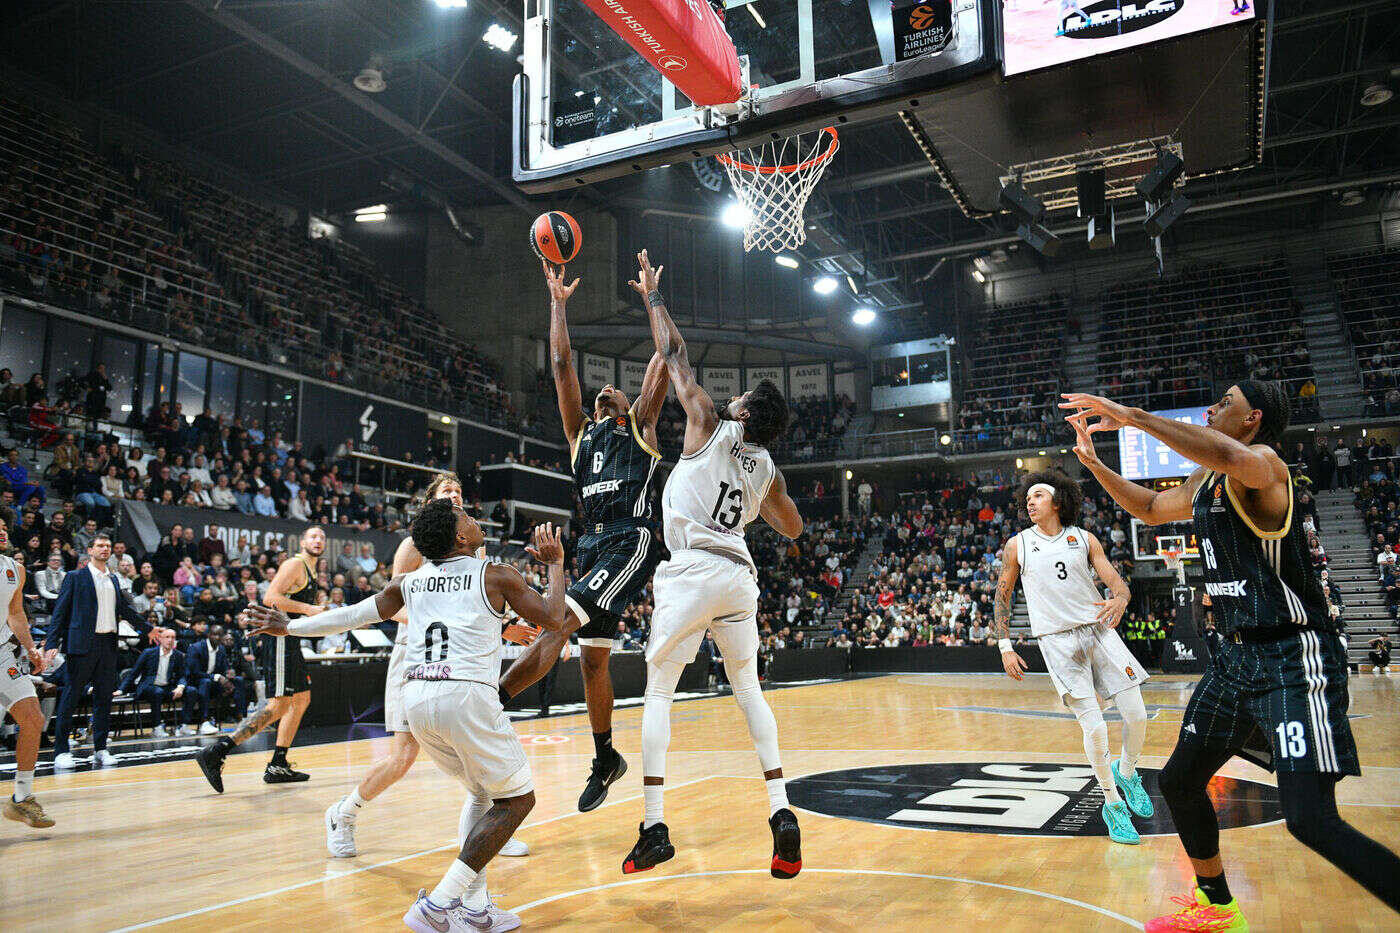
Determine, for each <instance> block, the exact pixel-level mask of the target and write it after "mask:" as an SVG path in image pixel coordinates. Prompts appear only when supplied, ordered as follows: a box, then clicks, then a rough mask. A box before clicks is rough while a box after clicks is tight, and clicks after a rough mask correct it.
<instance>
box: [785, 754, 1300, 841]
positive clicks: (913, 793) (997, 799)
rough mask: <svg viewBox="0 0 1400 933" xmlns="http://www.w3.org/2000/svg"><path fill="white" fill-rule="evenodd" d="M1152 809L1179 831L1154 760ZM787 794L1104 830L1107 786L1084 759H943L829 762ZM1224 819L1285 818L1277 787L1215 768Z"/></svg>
mask: <svg viewBox="0 0 1400 933" xmlns="http://www.w3.org/2000/svg"><path fill="white" fill-rule="evenodd" d="M1137 770H1138V774H1140V775H1142V781H1143V786H1144V787H1145V788H1146V789H1147V792H1148V793H1149V794H1150V795H1151V796H1152V798H1153V801H1154V805H1155V806H1154V809H1155V810H1156V812H1155V813H1154V815H1153V816H1151V817H1148V818H1146V819H1143V818H1141V817H1134V818H1133V825H1134V826H1136V827H1137V829H1138V832H1140V833H1142V834H1143V835H1144V836H1150V835H1158V836H1170V835H1174V834H1175V833H1176V829H1175V828H1174V827H1173V825H1172V821H1171V815H1170V814H1169V813H1168V812H1167V805H1166V803H1165V801H1163V800H1162V799H1161V797H1160V795H1159V794H1158V791H1157V774H1158V772H1157V769H1155V768H1138V769H1137ZM787 791H788V799H789V800H791V801H792V803H793V804H794V805H795V806H798V807H801V808H802V809H804V810H810V811H812V812H814V813H822V814H825V815H827V816H835V817H842V818H844V819H849V820H860V821H862V822H867V823H884V824H886V825H889V826H899V827H902V828H904V829H930V830H941V831H944V832H963V833H1001V834H1010V835H1019V836H1107V835H1108V828H1107V827H1106V826H1105V825H1104V822H1103V817H1102V816H1101V815H1100V812H1099V811H1100V809H1101V808H1102V807H1103V792H1102V791H1101V790H1100V789H1099V785H1098V781H1097V780H1095V778H1094V771H1093V769H1092V768H1090V767H1089V766H1088V765H1086V764H1080V765H1065V764H1043V763H1037V764H1031V763H1025V762H976V761H970V762H937V763H932V764H910V765H881V766H876V767H870V768H851V769H849V770H845V771H828V772H826V773H824V774H813V775H808V776H807V777H803V778H798V779H796V780H793V781H789V782H788V785H787ZM1209 793H1210V798H1211V800H1212V802H1213V803H1214V804H1215V808H1216V813H1217V816H1218V818H1219V820H1220V828H1221V829H1237V828H1239V827H1241V826H1256V825H1258V824H1260V823H1269V822H1274V821H1276V820H1280V819H1282V818H1283V811H1282V809H1281V808H1280V806H1279V800H1278V790H1277V789H1276V788H1274V787H1270V786H1269V785H1267V784H1260V783H1257V782H1255V781H1245V780H1240V779H1237V778H1227V777H1218V776H1217V777H1216V778H1215V779H1214V780H1212V781H1211V783H1210V790H1209Z"/></svg>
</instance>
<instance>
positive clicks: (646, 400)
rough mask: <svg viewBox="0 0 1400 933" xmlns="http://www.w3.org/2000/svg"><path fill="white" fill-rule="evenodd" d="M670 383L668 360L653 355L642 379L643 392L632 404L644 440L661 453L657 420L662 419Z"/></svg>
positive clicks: (659, 355) (657, 354) (633, 415)
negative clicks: (667, 373) (662, 407)
mask: <svg viewBox="0 0 1400 933" xmlns="http://www.w3.org/2000/svg"><path fill="white" fill-rule="evenodd" d="M668 388H670V381H669V380H668V379H667V378H666V360H665V359H664V358H663V357H662V356H661V354H660V353H653V354H652V355H651V360H650V361H649V362H648V363H647V374H646V376H645V377H643V378H642V391H641V392H640V393H638V395H637V400H636V401H635V402H633V403H632V417H633V419H634V420H635V421H636V423H637V425H638V427H640V428H641V431H642V440H644V441H646V442H647V443H648V444H650V445H651V449H652V450H657V451H659V450H660V449H661V446H660V444H659V443H658V441H657V437H656V419H657V418H659V417H661V406H662V404H664V403H665V401H666V390H667V389H668Z"/></svg>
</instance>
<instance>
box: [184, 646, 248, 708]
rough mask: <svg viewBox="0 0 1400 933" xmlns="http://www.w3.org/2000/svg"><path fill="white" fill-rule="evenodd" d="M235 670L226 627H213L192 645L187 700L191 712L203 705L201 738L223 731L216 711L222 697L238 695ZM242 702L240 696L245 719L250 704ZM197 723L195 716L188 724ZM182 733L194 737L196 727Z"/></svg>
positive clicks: (237, 705)
mask: <svg viewBox="0 0 1400 933" xmlns="http://www.w3.org/2000/svg"><path fill="white" fill-rule="evenodd" d="M232 667H233V665H232V663H231V662H230V661H229V656H228V652H227V651H225V650H224V627H223V626H222V625H211V626H210V627H209V629H208V631H207V632H205V634H204V637H203V638H201V639H199V641H197V642H195V643H194V644H193V645H191V646H190V650H189V660H188V662H187V666H186V669H185V680H186V681H187V682H188V683H189V685H190V696H189V699H188V700H186V701H185V709H186V710H187V711H189V710H192V708H193V707H194V706H195V705H198V706H199V734H200V735H214V734H215V733H217V732H218V731H219V726H218V723H216V722H215V721H214V715H213V713H212V710H213V708H214V704H215V703H217V702H218V701H219V699H220V698H221V697H223V696H224V695H226V694H228V693H232V692H234V686H235V685H234V683H233V670H232ZM238 700H239V698H238V697H235V698H234V709H236V710H237V711H238V713H239V715H240V716H241V715H242V713H243V707H244V706H247V705H248V702H247V700H246V699H244V700H243V705H242V706H240V705H239V704H238ZM193 720H194V717H193V716H190V717H187V719H186V722H193ZM180 734H181V735H193V734H194V728H193V726H190V725H183V726H181V727H180Z"/></svg>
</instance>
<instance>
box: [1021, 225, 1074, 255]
mask: <svg viewBox="0 0 1400 933" xmlns="http://www.w3.org/2000/svg"><path fill="white" fill-rule="evenodd" d="M1016 235H1017V236H1019V237H1020V238H1021V239H1023V240H1025V241H1026V242H1027V243H1028V244H1030V245H1031V246H1032V247H1033V248H1034V249H1035V251H1036V252H1038V253H1040V255H1042V256H1045V257H1047V258H1048V257H1051V256H1054V255H1055V254H1056V253H1058V252H1059V251H1060V246H1061V245H1063V241H1062V240H1061V239H1060V238H1059V237H1057V236H1055V234H1053V233H1051V232H1050V231H1049V230H1046V229H1045V228H1044V227H1042V226H1041V225H1040V224H1035V223H1023V224H1021V226H1019V227H1017V228H1016Z"/></svg>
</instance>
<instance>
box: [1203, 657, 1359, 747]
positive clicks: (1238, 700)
mask: <svg viewBox="0 0 1400 933" xmlns="http://www.w3.org/2000/svg"><path fill="white" fill-rule="evenodd" d="M1347 674H1348V669H1347V649H1346V636H1345V635H1341V634H1338V633H1336V632H1320V631H1312V630H1305V631H1300V632H1298V633H1297V634H1296V635H1285V636H1283V637H1281V638H1277V639H1273V640H1269V641H1253V642H1251V641H1236V640H1235V639H1233V638H1231V637H1225V638H1223V639H1221V640H1220V641H1219V642H1218V643H1217V645H1216V646H1215V652H1214V654H1213V655H1212V656H1211V660H1210V667H1209V668H1207V669H1206V673H1205V675H1204V676H1203V677H1202V678H1201V681H1200V683H1198V684H1197V685H1196V690H1195V692H1194V693H1192V694H1191V702H1190V703H1189V704H1187V707H1186V713H1185V715H1184V717H1183V718H1182V722H1181V733H1180V741H1181V742H1182V743H1186V742H1199V743H1201V744H1203V745H1205V746H1206V747H1207V748H1211V749H1217V750H1222V751H1228V752H1231V753H1233V754H1236V755H1239V756H1240V757H1242V758H1245V759H1247V760H1249V761H1253V762H1254V763H1255V764H1258V765H1260V766H1262V767H1264V768H1268V769H1269V770H1270V771H1300V772H1322V773H1326V774H1360V773H1361V764H1360V762H1359V760H1358V759H1357V755H1356V743H1355V741H1353V739H1352V735H1351V726H1350V724H1349V723H1348V722H1347V706H1348V704H1349V702H1350V700H1349V696H1348V693H1347Z"/></svg>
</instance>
